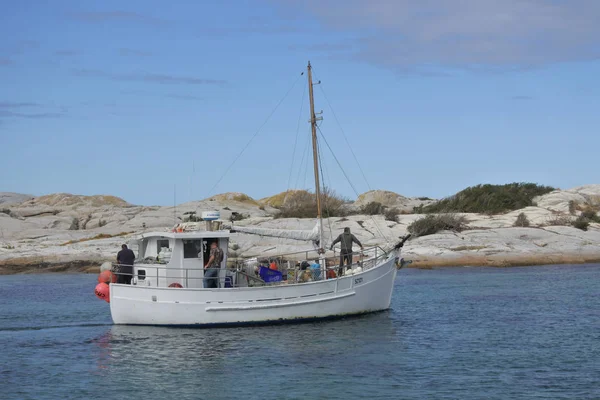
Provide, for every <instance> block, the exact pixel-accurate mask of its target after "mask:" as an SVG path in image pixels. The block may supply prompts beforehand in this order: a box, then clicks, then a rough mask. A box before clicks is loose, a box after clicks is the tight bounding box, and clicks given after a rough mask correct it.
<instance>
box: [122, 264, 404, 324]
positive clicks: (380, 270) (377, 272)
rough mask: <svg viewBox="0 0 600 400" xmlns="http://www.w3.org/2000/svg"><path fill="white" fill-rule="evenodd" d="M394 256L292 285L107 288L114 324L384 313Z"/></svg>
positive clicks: (303, 318)
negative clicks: (334, 275) (347, 272)
mask: <svg viewBox="0 0 600 400" xmlns="http://www.w3.org/2000/svg"><path fill="white" fill-rule="evenodd" d="M395 277H396V266H395V258H394V257H390V258H388V259H387V260H385V261H384V262H382V263H381V264H379V265H377V266H375V267H373V268H371V269H369V270H366V271H364V272H362V273H360V274H356V275H350V276H345V277H341V278H339V279H330V280H325V281H315V282H309V283H302V284H293V285H277V286H263V287H251V288H221V289H186V288H159V287H147V286H135V285H120V284H111V290H110V309H111V315H112V319H113V322H114V323H115V324H129V325H164V326H198V327H203V326H219V325H244V324H270V323H282V322H303V321H307V320H315V319H325V318H336V317H343V316H346V315H356V314H364V313H369V312H375V311H382V310H385V309H388V308H389V306H390V302H391V297H392V291H393V288H394V280H395Z"/></svg>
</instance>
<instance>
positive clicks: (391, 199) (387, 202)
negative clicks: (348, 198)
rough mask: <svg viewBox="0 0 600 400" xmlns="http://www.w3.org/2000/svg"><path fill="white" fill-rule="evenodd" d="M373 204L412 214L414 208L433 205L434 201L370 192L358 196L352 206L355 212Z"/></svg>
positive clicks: (384, 191)
mask: <svg viewBox="0 0 600 400" xmlns="http://www.w3.org/2000/svg"><path fill="white" fill-rule="evenodd" d="M374 202H375V203H380V204H381V205H382V206H385V207H388V208H397V209H398V210H399V211H401V212H412V210H413V208H414V207H418V206H420V205H429V204H431V203H434V202H435V200H433V199H429V198H427V197H421V198H415V197H404V196H402V195H400V194H398V193H394V192H390V191H388V190H370V191H368V192H365V193H363V194H361V195H359V196H358V199H356V201H355V202H354V204H353V206H354V208H355V209H356V210H360V209H362V207H364V206H366V205H368V204H369V203H374Z"/></svg>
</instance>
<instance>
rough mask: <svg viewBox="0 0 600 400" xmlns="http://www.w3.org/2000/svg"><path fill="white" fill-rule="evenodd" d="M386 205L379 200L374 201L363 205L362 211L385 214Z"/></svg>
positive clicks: (363, 212)
mask: <svg viewBox="0 0 600 400" xmlns="http://www.w3.org/2000/svg"><path fill="white" fill-rule="evenodd" d="M384 209H385V206H384V205H383V204H381V203H380V202H378V201H372V202H370V203H369V204H365V205H364V206H362V208H361V210H360V212H361V214H365V215H379V214H383V212H384Z"/></svg>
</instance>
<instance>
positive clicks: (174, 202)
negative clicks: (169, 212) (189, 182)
mask: <svg viewBox="0 0 600 400" xmlns="http://www.w3.org/2000/svg"><path fill="white" fill-rule="evenodd" d="M176 225H177V184H175V183H174V184H173V227H175V226H176Z"/></svg>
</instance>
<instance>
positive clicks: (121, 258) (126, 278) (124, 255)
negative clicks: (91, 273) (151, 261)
mask: <svg viewBox="0 0 600 400" xmlns="http://www.w3.org/2000/svg"><path fill="white" fill-rule="evenodd" d="M134 260H135V254H134V253H133V250H131V249H128V248H127V245H126V244H124V245H122V246H121V251H119V253H117V264H119V275H118V276H117V283H125V284H127V285H130V284H131V278H132V277H133V261H134Z"/></svg>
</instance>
